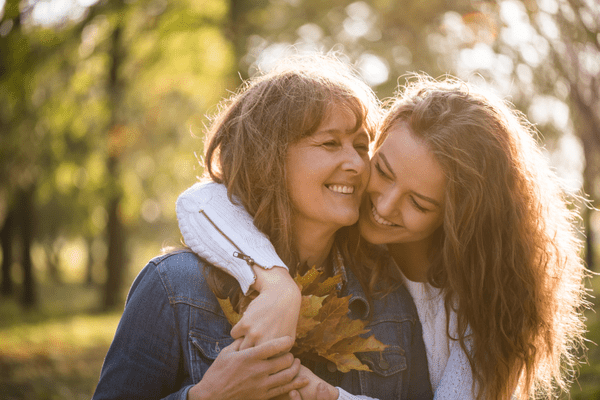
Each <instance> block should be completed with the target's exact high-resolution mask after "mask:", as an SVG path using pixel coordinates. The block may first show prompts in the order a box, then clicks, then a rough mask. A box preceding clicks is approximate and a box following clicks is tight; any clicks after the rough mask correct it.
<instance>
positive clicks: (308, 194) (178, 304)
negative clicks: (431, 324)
mask: <svg viewBox="0 0 600 400" xmlns="http://www.w3.org/2000/svg"><path fill="white" fill-rule="evenodd" d="M377 113H378V109H377V102H376V100H375V97H374V96H373V94H372V92H371V91H370V89H369V88H368V87H367V86H366V85H365V84H364V83H363V82H362V81H360V80H359V79H357V78H356V77H355V76H354V75H353V74H352V73H351V72H350V71H349V70H348V69H347V68H346V67H344V66H343V65H342V64H341V63H339V62H335V61H333V60H332V59H331V58H327V57H325V58H316V59H310V60H309V61H308V62H301V61H300V60H294V62H293V63H290V64H287V65H285V66H281V67H280V68H278V69H276V70H274V71H272V72H270V73H269V74H267V75H265V76H262V77H260V78H257V79H254V80H252V81H251V82H249V83H248V84H247V85H245V87H244V88H243V89H242V90H241V91H240V93H239V94H237V95H236V96H233V97H232V98H231V99H230V100H229V101H228V102H227V103H226V104H225V105H224V107H223V108H222V112H221V113H220V114H219V115H218V116H217V118H216V119H215V120H214V122H213V124H212V126H211V129H210V131H209V132H208V135H207V143H206V146H205V148H206V154H205V160H206V169H207V171H208V173H209V175H210V177H211V178H212V180H213V181H215V182H219V183H223V186H218V185H217V189H215V190H214V191H213V192H212V194H211V196H209V198H207V197H204V196H203V194H202V191H201V190H200V189H201V187H199V186H198V185H195V186H193V187H191V188H190V189H188V190H187V191H186V192H185V193H184V194H183V195H182V197H181V198H180V200H179V202H178V211H179V212H183V211H185V213H186V214H188V215H190V218H189V220H187V221H188V222H189V223H190V224H191V225H190V226H193V225H194V224H196V223H207V224H208V225H206V226H207V231H206V232H205V234H204V235H203V237H204V240H206V241H207V242H208V243H228V245H229V246H233V248H235V240H233V239H234V238H235V237H236V236H235V233H232V235H231V236H224V235H223V232H221V231H219V230H218V228H217V225H216V223H218V222H219V219H218V218H217V216H215V215H214V214H212V213H211V211H210V210H205V209H203V208H201V207H198V204H201V203H203V202H206V201H208V202H210V201H211V200H213V201H215V200H216V201H219V202H220V201H223V199H225V198H226V196H227V195H229V196H231V197H235V198H236V199H237V201H239V202H240V204H241V206H243V207H244V208H245V209H246V210H247V211H248V212H249V213H250V214H251V215H252V217H253V221H254V224H255V225H256V226H257V227H258V229H259V230H260V231H261V232H262V233H261V234H263V235H266V236H268V237H269V238H270V239H271V240H272V241H273V244H274V246H275V249H276V250H277V253H278V255H279V256H280V257H281V258H282V259H284V260H286V262H287V264H288V265H290V266H291V268H292V270H295V269H302V268H304V266H306V265H311V266H312V265H315V266H316V267H317V268H319V269H321V270H322V271H324V274H325V275H326V276H330V275H332V274H334V273H340V274H341V275H342V276H344V277H345V278H344V280H343V283H342V288H341V292H340V293H341V294H342V295H345V296H346V295H347V296H351V298H350V307H349V309H350V315H351V316H352V317H354V318H362V319H367V318H368V320H369V325H368V327H369V329H370V331H371V333H372V334H374V335H375V337H376V338H377V339H379V340H380V341H382V342H383V343H385V344H386V345H388V347H387V348H386V349H385V350H384V351H383V352H382V353H376V354H371V353H369V352H367V353H365V354H362V355H361V357H362V360H364V362H365V363H367V364H368V365H370V367H371V369H372V372H365V371H350V372H347V373H342V372H340V371H338V370H337V369H336V368H335V365H332V364H331V363H327V362H323V361H319V360H311V359H302V361H303V363H304V364H305V367H302V369H301V370H300V375H299V378H296V379H300V384H298V382H297V381H291V380H292V378H294V377H295V376H296V373H297V372H298V368H299V366H298V365H297V362H293V357H292V356H291V355H289V354H284V355H282V356H279V357H275V359H270V357H271V356H273V355H275V354H277V350H279V351H283V352H285V351H287V350H289V347H291V342H290V341H287V342H286V341H285V340H284V341H283V342H273V341H271V342H268V343H267V345H269V347H264V346H262V347H261V346H259V350H258V351H257V352H255V353H250V354H248V353H245V352H247V351H248V350H251V349H246V350H244V349H241V348H240V342H239V341H237V342H234V339H233V338H232V337H231V336H230V334H229V332H230V329H231V326H230V325H229V323H228V322H227V320H226V318H225V316H224V314H223V312H222V311H221V309H220V307H219V303H218V302H217V297H216V295H218V296H223V297H224V296H228V297H230V298H232V299H235V298H239V294H240V293H241V288H240V287H239V286H237V284H235V285H231V284H230V282H228V281H227V279H226V276H225V275H224V274H223V273H221V272H220V271H219V270H217V269H215V268H213V267H212V266H211V264H210V262H212V261H211V260H208V261H207V260H202V259H199V258H198V257H197V256H196V255H194V253H192V252H190V251H187V250H182V251H178V252H174V253H169V254H167V255H163V256H161V257H158V258H156V259H154V260H152V261H151V262H150V263H149V264H148V265H147V266H146V267H145V268H144V269H143V270H142V271H141V272H140V274H139V276H138V277H137V278H136V280H135V282H134V284H133V286H132V288H131V291H130V293H129V296H128V301H127V305H126V307H125V311H124V313H123V317H122V319H121V322H120V324H119V327H118V329H117V332H116V334H115V339H114V341H113V344H112V345H111V347H110V349H109V351H108V354H107V356H106V359H105V362H104V365H103V368H102V373H101V376H100V382H99V384H98V387H97V389H96V393H95V394H94V399H98V400H99V399H133V398H143V399H160V398H168V399H186V398H187V399H190V400H191V399H205V398H210V399H233V398H244V399H266V398H271V397H273V396H275V395H277V394H279V393H282V392H284V393H285V392H289V391H290V390H291V389H294V388H299V387H300V386H302V385H303V384H306V381H305V382H302V378H303V377H309V378H310V379H311V382H314V379H315V378H316V377H317V376H318V377H319V378H320V379H323V380H324V381H326V382H328V383H329V384H330V385H332V386H331V388H333V387H335V388H334V389H333V393H334V395H335V397H339V398H340V399H343V398H353V397H352V395H350V394H349V392H350V393H354V394H357V395H364V396H371V397H377V398H389V399H409V398H410V399H427V398H431V397H432V393H431V386H430V383H429V379H428V374H427V360H426V354H425V347H424V344H423V341H422V334H421V325H420V323H419V321H418V317H417V313H416V309H415V306H414V303H413V302H412V299H411V297H410V295H409V293H408V292H407V290H406V289H405V288H404V287H398V286H397V285H395V284H394V283H395V282H397V277H396V279H395V278H394V274H393V272H392V265H391V264H388V266H387V267H385V266H383V267H382V268H383V269H382V271H381V275H382V276H383V277H385V279H384V282H385V284H383V285H381V290H382V291H385V292H386V293H387V296H386V297H385V298H383V299H382V298H376V297H372V296H370V295H369V293H365V291H364V289H363V288H364V287H367V286H368V282H366V281H364V276H367V275H368V274H366V273H365V272H364V266H363V265H361V264H360V263H358V262H356V260H354V259H353V258H351V257H349V256H348V254H349V253H348V251H347V240H348V234H347V232H345V231H344V227H346V226H349V225H352V224H354V223H355V222H356V221H357V220H358V215H359V214H358V210H359V206H360V203H361V200H362V195H363V193H364V190H365V188H366V186H367V181H368V176H369V156H368V150H369V143H370V139H371V132H372V127H373V125H374V121H373V120H374V118H375V117H376V116H377ZM212 185H213V187H214V186H215V185H216V184H212ZM219 187H220V189H219ZM230 222H232V223H234V225H235V226H237V227H238V228H239V229H242V228H243V227H244V224H243V221H230ZM246 228H247V226H246ZM188 229H189V226H186V225H185V223H184V224H183V225H182V233H183V234H184V236H186V232H187V230H188ZM238 255H239V253H238ZM241 256H243V255H241ZM257 259H259V256H257ZM287 279H288V281H286V283H288V284H289V283H291V284H293V282H292V281H291V278H290V277H289V275H287ZM281 290H282V291H284V292H285V287H284V286H283V285H282V286H281ZM287 293H288V296H289V300H290V302H291V303H294V302H296V301H297V300H299V293H297V292H295V291H294V290H289V291H287ZM215 294H216V295H215ZM298 307H299V306H298V305H293V306H292V307H290V309H288V310H287V312H288V313H287V314H286V316H285V318H289V319H292V320H294V321H295V320H296V319H297V318H298ZM232 343H233V344H232ZM286 345H287V346H288V347H287V348H285V346H286ZM232 346H233V347H232ZM240 350H241V351H240ZM240 353H242V355H241V356H240ZM227 363H229V364H227ZM294 363H296V364H294ZM226 364H227V365H230V366H231V369H230V370H228V368H225V367H223V366H224V365H226ZM259 367H260V368H259ZM307 367H308V368H307ZM290 381H291V383H290ZM301 390H302V394H303V396H304V397H314V396H315V395H316V387H315V386H314V385H312V383H311V384H309V386H306V387H303V388H302V389H301ZM294 393H295V395H297V393H296V392H294Z"/></svg>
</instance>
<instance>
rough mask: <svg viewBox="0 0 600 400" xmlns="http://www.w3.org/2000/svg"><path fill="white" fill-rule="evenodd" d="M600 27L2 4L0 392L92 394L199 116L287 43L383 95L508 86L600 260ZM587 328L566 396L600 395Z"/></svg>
mask: <svg viewBox="0 0 600 400" xmlns="http://www.w3.org/2000/svg"><path fill="white" fill-rule="evenodd" d="M599 26H600V4H599V3H598V0H526V1H515V0H452V1H451V0H446V1H445V0H427V1H425V0H370V1H355V2H352V1H341V0H331V1H322V0H196V1H194V0H125V1H117V0H100V1H97V0H22V1H19V0H0V227H1V231H0V236H1V238H0V239H1V260H2V281H1V286H0V290H1V297H0V398H2V399H35V400H40V399H66V400H69V399H89V398H90V397H91V394H92V392H93V390H94V387H95V384H96V382H97V380H98V375H99V371H100V367H101V363H102V359H103V357H104V354H105V352H106V349H107V348H108V345H109V344H110V341H111V339H112V336H113V334H114V331H115V328H116V324H117V323H118V319H119V316H120V314H121V312H122V310H123V305H124V297H125V295H126V292H127V289H128V287H129V285H130V284H131V282H132V280H133V278H134V277H135V275H136V274H137V272H138V271H139V270H140V269H141V268H142V267H143V266H144V265H145V263H146V262H147V261H148V260H149V259H150V258H151V257H153V256H154V255H156V254H158V253H159V252H160V251H161V248H162V247H163V246H168V245H177V244H178V243H179V241H180V235H179V232H178V229H177V224H176V219H175V207H174V205H175V200H176V198H177V195H178V194H179V193H180V192H182V191H183V190H184V189H185V188H187V187H188V186H190V185H191V184H192V183H193V182H194V181H195V180H196V177H198V176H200V175H201V174H202V168H201V167H200V164H199V160H200V158H201V154H202V150H203V149H202V146H203V143H202V137H203V133H204V126H205V124H206V123H207V122H208V116H210V115H212V114H214V113H215V112H216V111H217V110H218V102H219V100H221V99H222V98H223V97H225V96H228V95H229V94H231V93H232V92H233V91H235V90H236V88H237V87H238V86H239V85H240V84H241V82H242V80H243V79H246V78H248V77H251V76H253V75H254V74H255V73H256V72H257V71H259V70H268V69H269V68H270V66H271V65H273V62H274V61H275V60H277V59H278V58H280V57H283V56H285V55H287V54H291V53H293V52H305V51H321V52H325V51H330V50H335V51H338V52H339V54H340V56H341V57H342V58H344V59H346V60H347V61H348V62H350V63H351V64H353V65H354V66H356V68H357V69H358V71H359V72H360V73H361V75H362V76H363V77H364V79H365V80H366V81H367V82H368V83H369V85H371V86H372V87H373V89H374V90H375V91H376V93H377V94H378V96H379V97H380V98H382V99H385V98H386V97H389V96H391V95H393V93H394V90H395V89H396V87H397V84H398V83H400V84H402V83H403V82H404V78H403V77H402V76H403V75H405V74H406V73H407V72H409V71H425V72H427V73H428V74H430V75H432V76H440V75H442V74H446V73H448V74H452V75H454V76H458V77H460V78H462V79H465V80H468V81H470V82H473V83H475V84H479V85H485V86H487V87H490V88H492V90H494V91H496V92H497V93H498V94H499V95H500V96H501V97H503V98H505V99H508V100H510V101H511V102H512V103H514V104H515V106H516V107H517V108H519V109H520V110H522V111H523V112H524V113H525V114H526V115H527V117H528V118H529V119H530V120H531V121H532V122H534V123H535V124H536V126H537V127H538V129H539V131H540V133H541V135H540V142H543V145H544V148H545V152H546V154H547V156H548V158H549V160H550V163H551V165H552V166H553V168H554V169H555V170H556V172H557V174H558V175H559V176H560V177H561V178H563V180H564V188H565V191H566V193H567V194H568V195H569V196H575V197H578V198H579V200H578V204H579V206H580V207H581V225H580V227H579V228H580V230H581V232H582V240H583V241H584V242H585V243H586V247H585V251H584V252H583V253H582V257H584V258H585V259H586V262H587V264H588V267H589V268H590V270H592V271H593V270H596V271H600V258H599V257H598V255H597V254H598V252H599V250H600V249H599V247H598V240H594V238H595V237H596V238H598V237H600V215H599V212H597V211H595V210H593V209H592V208H590V207H585V204H584V203H585V201H583V200H582V199H583V198H584V197H587V199H588V200H589V204H592V205H597V204H598V200H600V161H599V158H600V29H599ZM582 195H585V196H584V197H582ZM587 285H588V287H589V288H590V294H591V295H592V296H594V295H595V294H597V293H599V290H600V281H599V280H598V279H597V278H594V279H590V280H589V281H588V282H587ZM596 297H597V296H596ZM590 300H591V301H592V302H593V305H594V308H596V309H598V308H599V306H598V300H597V298H592V297H590ZM587 326H588V329H589V333H588V335H587V337H588V340H589V342H588V347H589V351H588V354H587V357H588V360H589V362H588V363H587V364H586V365H583V367H582V368H581V370H580V374H579V379H578V383H576V384H575V385H574V386H573V389H572V391H571V397H572V398H575V399H600V351H599V349H598V346H597V345H596V344H595V343H599V341H600V322H599V321H598V315H597V314H596V313H595V312H592V311H590V312H588V322H587ZM567 396H568V394H565V396H564V397H567Z"/></svg>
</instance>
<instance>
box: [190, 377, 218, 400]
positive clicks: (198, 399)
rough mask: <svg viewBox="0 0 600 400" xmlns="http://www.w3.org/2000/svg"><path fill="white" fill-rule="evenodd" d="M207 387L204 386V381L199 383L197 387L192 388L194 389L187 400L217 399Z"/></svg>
mask: <svg viewBox="0 0 600 400" xmlns="http://www.w3.org/2000/svg"><path fill="white" fill-rule="evenodd" d="M205 386H207V385H203V384H202V380H201V381H200V382H198V383H197V384H196V385H194V386H192V388H191V389H190V390H189V391H188V393H187V398H186V399H187V400H210V399H214V398H215V397H214V396H213V394H212V393H211V392H210V389H209V388H208V387H205Z"/></svg>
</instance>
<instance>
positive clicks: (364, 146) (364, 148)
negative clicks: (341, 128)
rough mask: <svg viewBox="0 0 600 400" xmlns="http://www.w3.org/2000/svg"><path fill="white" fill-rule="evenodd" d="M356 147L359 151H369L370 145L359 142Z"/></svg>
mask: <svg viewBox="0 0 600 400" xmlns="http://www.w3.org/2000/svg"><path fill="white" fill-rule="evenodd" d="M354 148H355V149H356V151H359V152H361V153H368V152H369V145H367V144H357V145H355V146H354Z"/></svg>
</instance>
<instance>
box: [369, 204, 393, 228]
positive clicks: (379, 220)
mask: <svg viewBox="0 0 600 400" xmlns="http://www.w3.org/2000/svg"><path fill="white" fill-rule="evenodd" d="M371 212H372V213H373V218H374V219H375V221H377V223H379V224H381V225H387V226H392V225H396V224H394V223H393V222H390V221H388V220H387V219H384V218H383V217H382V216H381V215H379V214H377V210H375V207H374V206H373V208H371Z"/></svg>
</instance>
